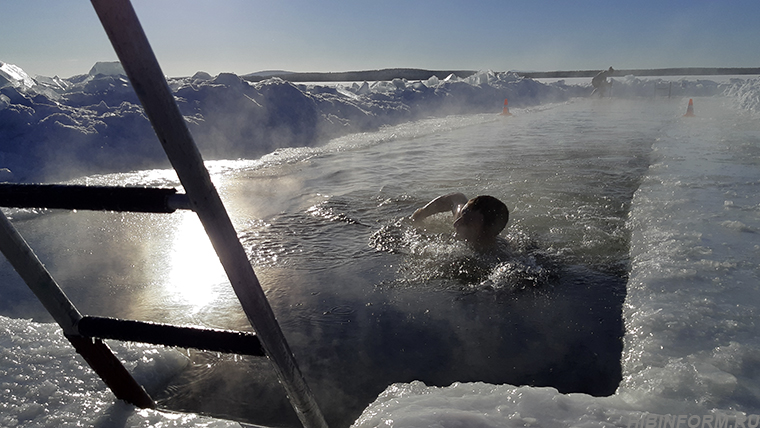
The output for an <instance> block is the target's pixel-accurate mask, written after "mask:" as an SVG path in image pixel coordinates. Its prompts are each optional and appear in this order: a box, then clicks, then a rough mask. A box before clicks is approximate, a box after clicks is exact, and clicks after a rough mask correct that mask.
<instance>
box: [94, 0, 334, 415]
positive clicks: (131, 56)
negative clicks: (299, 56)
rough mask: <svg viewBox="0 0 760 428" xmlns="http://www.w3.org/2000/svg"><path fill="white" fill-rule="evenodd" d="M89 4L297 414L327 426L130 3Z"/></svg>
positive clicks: (99, 0)
mask: <svg viewBox="0 0 760 428" xmlns="http://www.w3.org/2000/svg"><path fill="white" fill-rule="evenodd" d="M91 3H92V5H93V7H94V8H95V12H96V13H97V15H98V18H99V19H100V21H101V24H102V25H103V28H104V29H105V31H106V34H107V35H108V38H109V39H110V41H111V44H112V45H113V47H114V50H115V51H116V55H117V56H118V57H119V60H120V61H121V64H122V66H123V67H124V70H125V71H126V73H127V77H128V78H129V80H130V82H131V83H132V87H133V88H134V90H135V92H136V94H137V96H138V98H139V99H140V102H141V103H142V105H143V108H144V109H145V112H146V115H147V116H148V119H149V120H150V122H151V124H152V125H153V129H154V131H155V132H156V135H157V136H158V139H159V141H160V142H161V145H162V146H163V148H164V151H165V152H166V154H167V157H168V158H169V161H170V163H171V164H172V166H173V167H174V169H175V171H176V172H177V176H178V177H179V180H180V182H181V183H182V186H183V187H184V188H185V192H186V194H187V196H188V198H189V199H190V204H191V206H192V208H193V210H194V211H195V212H196V213H197V214H198V218H199V219H200V221H201V223H202V224H203V227H204V229H205V230H206V234H207V235H208V236H209V239H210V241H211V243H212V245H213V247H214V249H215V250H216V253H217V255H218V256H219V260H220V261H221V264H222V266H223V267H224V270H225V271H226V273H227V277H228V278H229V280H230V283H231V285H232V288H233V290H234V291H235V294H236V295H237V297H238V300H239V301H240V303H241V305H242V307H243V310H244V312H245V314H246V316H247V317H248V320H249V322H250V323H251V325H252V326H253V328H254V330H255V331H256V333H257V335H258V336H259V340H260V341H261V344H262V346H263V347H264V349H265V350H266V353H267V356H268V357H269V358H270V359H271V360H272V362H273V363H274V367H275V371H276V372H277V375H278V377H279V379H280V382H281V383H282V385H283V387H284V388H285V391H286V393H287V394H288V397H289V399H290V402H291V404H292V405H293V408H294V410H295V411H296V414H297V415H298V417H299V419H300V420H301V423H302V424H303V425H304V426H305V427H307V428H326V427H327V423H326V422H325V420H324V417H323V415H322V412H321V411H320V409H319V407H318V406H317V403H316V400H315V398H314V395H313V393H312V392H311V389H310V388H309V386H308V385H307V383H306V380H305V379H304V377H303V374H302V373H301V371H300V369H299V367H298V365H297V363H296V361H295V357H294V356H293V353H292V351H291V349H290V346H289V345H288V343H287V341H286V339H285V336H284V334H283V332H282V330H281V328H280V325H279V324H278V322H277V320H276V318H275V316H274V312H273V311H272V308H271V306H270V305H269V302H268V300H267V298H266V295H265V294H264V291H263V289H262V288H261V284H260V283H259V281H258V278H257V277H256V274H255V273H254V271H253V267H252V266H251V263H250V261H249V260H248V256H247V254H246V253H245V250H244V249H243V246H242V244H241V243H240V241H239V239H238V237H237V232H236V231H235V228H234V227H233V225H232V221H231V220H230V218H229V215H228V214H227V210H226V209H225V207H224V204H223V203H222V201H221V198H220V197H219V194H218V193H217V190H216V188H215V187H214V185H213V183H212V182H211V178H210V176H209V173H208V170H207V169H206V167H205V165H204V164H203V159H202V157H201V155H200V152H199V151H198V148H197V146H196V144H195V142H194V140H193V137H192V135H191V134H190V131H189V129H188V128H187V124H186V123H185V120H184V117H183V116H182V114H181V113H180V111H179V107H178V106H177V104H176V102H175V101H174V97H173V95H172V94H171V91H170V89H169V86H168V83H167V82H166V79H165V78H164V74H163V72H162V71H161V67H160V66H159V64H158V60H157V59H156V56H155V55H154V53H153V50H152V48H151V46H150V43H149V42H148V39H147V36H146V35H145V32H144V31H143V29H142V26H141V24H140V22H139V20H138V18H137V15H136V13H135V11H134V8H133V7H132V4H131V3H130V1H129V0H91Z"/></svg>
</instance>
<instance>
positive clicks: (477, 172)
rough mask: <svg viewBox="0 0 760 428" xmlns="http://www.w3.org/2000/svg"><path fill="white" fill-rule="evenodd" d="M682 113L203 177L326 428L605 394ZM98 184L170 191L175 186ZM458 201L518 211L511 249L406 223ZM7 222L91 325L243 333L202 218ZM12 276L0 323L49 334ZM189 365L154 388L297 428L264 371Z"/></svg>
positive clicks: (649, 105) (525, 121) (463, 137)
mask: <svg viewBox="0 0 760 428" xmlns="http://www.w3.org/2000/svg"><path fill="white" fill-rule="evenodd" d="M681 108H682V106H681V105H680V104H677V103H675V102H669V101H666V100H658V101H656V102H633V101H631V102H629V101H624V100H615V101H614V102H612V101H611V100H605V99H602V100H598V99H595V100H578V101H576V102H570V103H565V104H557V105H549V106H544V107H541V108H537V109H533V110H530V111H528V110H524V111H519V112H517V111H515V113H516V114H515V116H513V117H510V118H503V117H498V116H494V115H471V116H452V117H448V118H441V119H430V120H425V121H421V122H415V123H413V124H407V125H400V126H396V127H390V128H383V129H382V130H380V131H378V132H373V133H365V134H354V135H351V136H348V137H343V138H341V139H337V140H334V141H332V142H331V143H329V144H327V145H326V146H324V147H319V148H303V149H296V148H293V149H281V150H278V151H275V152H274V153H271V154H269V155H267V156H265V157H263V158H261V159H259V160H251V161H216V162H211V163H209V168H210V170H211V172H212V175H213V179H214V181H215V183H216V184H217V186H218V188H219V191H220V194H221V195H222V198H223V199H224V201H225V204H226V205H227V208H228V210H229V212H230V214H231V216H232V217H233V222H234V223H235V225H236V227H237V230H238V231H239V236H240V238H241V240H242V242H243V245H244V246H245V248H246V250H247V251H248V253H249V257H250V259H251V261H252V263H253V265H254V268H255V270H256V272H257V275H258V276H259V279H260V281H261V283H262V285H263V287H264V288H265V291H266V292H267V295H268V297H269V298H270V301H271V304H272V306H273V308H274V311H275V314H276V315H277V317H278V320H279V321H280V323H281V325H282V328H283V330H284V332H285V335H286V337H287V338H288V340H289V342H290V345H291V347H292V348H293V350H294V352H295V354H296V358H297V360H298V362H299V364H300V365H301V368H302V370H303V372H304V374H305V376H306V378H307V381H308V382H309V384H310V386H311V388H312V389H313V390H314V392H315V393H316V395H317V401H318V402H319V404H320V406H321V407H322V408H323V411H324V413H325V415H326V417H327V419H328V422H329V423H330V424H331V426H347V425H349V424H350V423H351V422H353V421H354V420H355V419H356V417H357V416H358V415H359V414H360V413H361V411H362V410H363V409H364V408H365V407H366V406H367V405H368V404H369V403H370V402H371V401H372V400H374V399H375V397H377V395H378V394H379V393H380V392H382V391H383V390H384V389H385V388H386V387H387V386H388V385H389V384H391V383H394V382H409V381H413V380H422V381H424V382H425V383H426V384H428V385H440V386H445V385H449V384H451V383H452V382H456V381H484V382H489V383H509V384H514V385H536V386H553V387H555V388H557V389H558V390H560V391H561V392H584V393H588V394H592V395H610V394H612V393H613V392H614V391H615V390H616V388H617V386H618V383H619V382H620V380H621V376H622V374H621V365H620V355H621V351H622V336H623V333H624V332H623V320H622V315H621V313H622V305H623V301H624V299H625V295H626V282H627V279H628V270H629V263H630V262H629V255H628V248H629V239H630V231H629V229H628V228H627V226H626V220H627V216H628V213H629V210H630V204H631V199H632V197H633V194H634V192H635V191H636V189H637V188H638V187H639V184H640V183H641V181H642V179H643V177H644V175H645V173H646V172H647V169H648V167H649V164H650V153H651V149H652V144H653V142H654V141H655V139H656V138H658V132H659V129H660V128H661V127H662V126H665V125H666V124H667V123H668V121H673V120H675V119H674V118H676V117H677V116H678V113H677V112H678V111H679V110H680V109H681ZM83 181H85V182H87V183H89V184H115V183H121V184H123V183H124V182H125V181H126V182H128V183H134V184H149V185H164V186H176V185H177V183H176V177H175V176H174V175H173V173H172V172H167V171H164V170H149V171H141V172H135V173H128V174H115V175H106V176H90V177H87V178H85V179H83ZM453 191H461V192H463V193H465V194H466V195H468V196H469V197H473V196H476V195H478V194H490V195H492V196H496V197H498V198H499V199H501V200H503V201H504V202H505V203H506V204H507V206H508V207H509V208H510V211H511V213H510V223H509V225H508V226H507V229H506V230H505V232H504V233H503V234H502V235H503V238H504V240H503V241H502V242H501V243H500V245H499V247H498V249H497V250H496V251H494V252H492V253H489V254H480V253H477V252H475V251H474V250H472V249H471V248H469V247H468V246H467V245H465V244H463V243H462V242H459V241H456V240H454V239H453V238H452V235H451V233H452V229H451V225H450V224H451V218H450V215H444V214H440V215H437V216H435V217H433V218H430V219H427V220H426V221H425V222H423V224H422V225H420V226H415V225H412V224H410V223H409V222H408V221H407V220H406V218H407V217H408V216H409V215H410V214H411V213H412V212H413V211H414V210H415V209H416V208H419V207H420V206H422V205H424V204H425V203H427V202H428V201H429V200H430V199H432V198H434V197H436V196H438V195H440V194H444V193H449V192H453ZM11 216H12V217H14V220H15V223H16V226H17V227H18V228H19V230H20V231H21V233H22V234H23V235H24V236H25V237H26V238H27V240H29V242H30V244H31V246H32V247H33V248H35V250H36V251H37V253H38V255H39V256H40V258H41V259H42V260H43V262H44V263H45V264H46V266H47V267H48V268H49V269H50V270H51V272H52V273H53V275H54V277H56V279H57V280H58V281H59V283H60V284H61V285H62V286H63V288H64V289H65V291H66V293H67V294H68V295H69V296H70V297H71V298H72V300H73V301H74V303H75V304H76V305H77V306H78V307H79V308H80V310H81V311H82V312H84V313H86V314H90V315H103V316H117V317H124V318H132V319H140V320H148V321H157V322H172V323H178V324H192V325H203V326H208V327H215V328H231V329H243V330H250V326H249V325H248V322H247V320H246V319H245V316H244V315H243V313H242V310H241V309H240V307H239V303H238V302H237V300H236V299H235V297H234V295H233V294H232V290H231V287H229V285H228V284H227V282H226V278H225V276H224V274H223V272H222V270H221V267H220V266H219V263H218V262H217V261H216V260H215V257H214V255H213V252H212V250H211V248H210V245H209V244H208V242H207V239H206V237H205V235H204V233H203V231H202V228H201V227H200V224H199V222H198V220H197V218H195V216H194V215H193V214H192V213H177V214H172V215H169V216H166V215H153V214H115V213H88V212H75V213H68V212H55V211H42V212H29V211H16V212H13V213H11ZM0 275H2V278H3V280H4V281H6V284H8V286H7V287H6V289H7V293H9V294H8V295H10V296H11V297H10V299H8V300H4V302H7V303H0V310H1V311H2V313H3V314H4V315H10V316H16V317H34V318H35V319H37V320H42V321H47V320H48V319H47V318H46V315H45V313H44V310H43V309H42V308H41V306H39V304H38V303H36V300H35V299H34V297H33V295H31V293H30V292H28V291H27V290H26V287H25V285H24V284H23V283H21V282H20V280H19V279H17V278H16V277H15V276H14V275H15V274H14V273H13V272H12V270H11V269H10V267H8V266H7V263H6V262H3V265H2V270H0ZM4 292H5V291H4ZM10 302H13V303H10ZM186 355H187V358H188V364H187V366H186V368H185V370H184V372H182V373H180V374H179V375H178V376H177V377H176V378H174V379H171V380H169V384H168V385H166V386H165V387H163V388H159V389H158V390H156V391H150V392H151V393H152V394H154V396H156V397H158V399H159V403H160V404H161V406H163V407H165V408H169V409H177V410H185V411H192V412H201V413H206V414H211V415H216V416H224V417H227V418H232V419H235V420H242V421H247V422H251V423H261V424H273V425H278V424H293V423H295V416H294V415H292V411H291V410H290V409H289V407H288V404H287V402H286V401H285V399H284V393H283V391H282V390H281V388H280V387H279V386H278V385H276V379H275V377H274V373H273V372H272V371H271V369H270V367H268V362H267V361H266V360H263V359H256V358H243V357H237V356H225V355H218V354H212V353H204V352H198V351H187V352H186Z"/></svg>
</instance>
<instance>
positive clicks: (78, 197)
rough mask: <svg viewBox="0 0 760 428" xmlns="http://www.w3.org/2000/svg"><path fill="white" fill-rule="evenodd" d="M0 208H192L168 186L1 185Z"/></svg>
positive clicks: (155, 210)
mask: <svg viewBox="0 0 760 428" xmlns="http://www.w3.org/2000/svg"><path fill="white" fill-rule="evenodd" d="M0 206H3V207H10V208H51V209H67V210H94V211H121V212H142V213H167V214H168V213H173V212H174V211H176V210H178V209H190V201H189V200H188V198H187V196H186V195H183V194H181V193H177V189H173V188H164V187H118V186H82V185H71V184H32V183H22V184H16V183H0Z"/></svg>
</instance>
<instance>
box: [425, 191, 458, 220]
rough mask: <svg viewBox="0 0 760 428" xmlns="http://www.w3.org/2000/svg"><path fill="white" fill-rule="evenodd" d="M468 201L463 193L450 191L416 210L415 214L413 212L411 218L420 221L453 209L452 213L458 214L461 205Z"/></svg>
mask: <svg viewBox="0 0 760 428" xmlns="http://www.w3.org/2000/svg"><path fill="white" fill-rule="evenodd" d="M467 201H468V199H467V196H465V195H463V194H462V193H449V194H448V195H442V196H439V197H437V198H435V199H433V200H432V201H430V202H428V204H427V205H425V206H424V207H422V208H420V209H418V210H417V211H415V212H414V214H412V216H411V219H412V220H413V221H418V220H422V219H424V218H428V217H430V216H431V215H433V214H438V213H442V212H446V211H451V213H452V214H453V215H454V216H456V215H457V214H458V212H459V207H461V206H462V205H464V204H466V203H467Z"/></svg>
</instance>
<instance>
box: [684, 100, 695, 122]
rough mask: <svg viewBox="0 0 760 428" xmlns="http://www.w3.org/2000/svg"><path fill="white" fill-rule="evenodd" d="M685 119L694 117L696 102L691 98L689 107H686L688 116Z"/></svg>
mask: <svg viewBox="0 0 760 428" xmlns="http://www.w3.org/2000/svg"><path fill="white" fill-rule="evenodd" d="M683 117H694V101H693V100H692V99H691V98H689V106H688V107H686V114H685V115H683Z"/></svg>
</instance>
